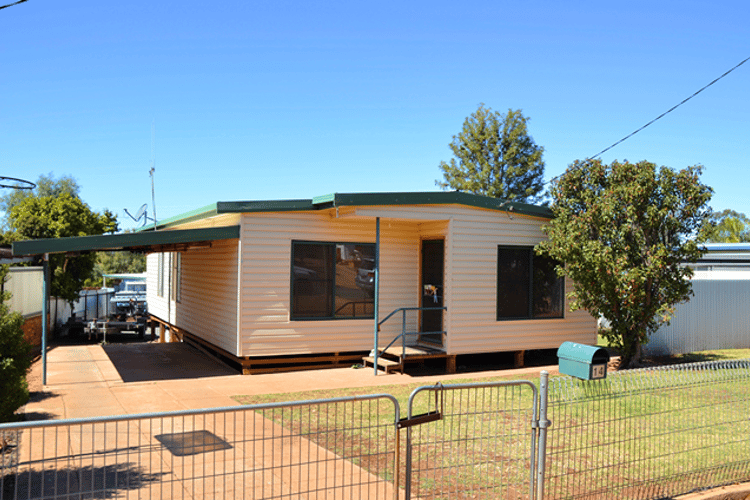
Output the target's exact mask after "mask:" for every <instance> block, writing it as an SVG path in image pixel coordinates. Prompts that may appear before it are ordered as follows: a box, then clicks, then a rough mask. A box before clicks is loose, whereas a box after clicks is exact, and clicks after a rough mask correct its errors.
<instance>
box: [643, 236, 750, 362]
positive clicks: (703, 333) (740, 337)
mask: <svg viewBox="0 0 750 500" xmlns="http://www.w3.org/2000/svg"><path fill="white" fill-rule="evenodd" d="M706 249H707V250H708V252H707V253H706V255H704V256H703V258H702V259H701V260H700V261H698V262H696V263H695V264H691V265H690V266H691V267H692V268H693V271H694V273H695V274H694V276H693V293H694V296H693V297H692V298H691V299H690V301H688V302H686V303H684V304H678V305H677V306H676V310H675V313H674V315H673V317H672V320H671V322H670V324H669V325H664V326H662V327H661V328H659V330H657V331H656V332H654V334H653V335H652V336H651V339H650V340H649V343H648V344H646V345H645V346H643V352H644V354H646V355H652V356H653V355H666V354H684V353H688V352H695V351H705V350H710V349H750V244H748V243H711V244H707V245H706Z"/></svg>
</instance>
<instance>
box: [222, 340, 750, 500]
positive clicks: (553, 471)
mask: <svg viewBox="0 0 750 500" xmlns="http://www.w3.org/2000/svg"><path fill="white" fill-rule="evenodd" d="M749 358H750V349H741V350H715V351H704V352H696V353H691V354H685V355H679V356H669V357H661V358H652V359H648V360H646V361H647V365H649V366H653V365H657V364H659V365H670V364H679V363H694V362H701V361H721V360H732V359H749ZM621 375H622V376H624V379H623V380H629V382H627V384H626V385H625V386H623V387H620V385H622V384H621V383H618V382H617V381H616V380H615V379H617V378H620V376H621ZM630 375H632V374H628V373H627V372H621V374H618V376H617V377H614V376H612V377H608V379H607V380H606V381H601V382H597V383H591V382H588V383H581V384H580V387H579V389H580V391H583V392H582V393H581V392H580V391H579V393H578V394H577V395H575V396H574V397H572V398H563V400H560V399H558V400H557V402H555V401H554V400H555V399H556V398H555V396H554V395H553V394H551V401H550V402H551V407H550V419H551V420H552V421H553V422H554V424H553V428H552V429H551V431H550V432H551V434H550V443H549V444H550V447H549V448H548V450H549V452H550V454H551V456H552V457H554V456H557V457H558V458H557V459H554V460H552V465H551V466H550V467H549V470H548V474H549V481H551V482H550V484H549V487H550V490H551V492H556V493H559V494H562V492H564V491H568V493H570V492H571V491H573V490H575V491H577V492H578V493H587V492H589V493H590V492H592V491H597V488H599V487H600V485H602V484H604V485H605V486H604V487H603V488H605V489H603V490H601V491H599V493H601V494H602V495H604V496H606V494H607V490H606V488H609V487H611V488H615V489H617V490H618V491H619V492H620V493H622V494H623V495H626V496H627V494H628V491H627V488H629V487H630V488H636V489H637V487H636V486H628V485H629V484H630V485H632V484H635V483H637V482H639V481H644V480H645V481H646V483H645V484H643V485H642V487H646V488H652V487H655V486H653V484H654V483H649V482H648V481H656V482H657V483H658V484H660V485H661V486H657V488H664V489H663V491H664V492H669V491H688V490H690V489H694V488H699V487H702V486H707V485H709V484H708V483H712V484H723V483H725V482H727V481H731V480H732V475H733V474H734V473H733V472H732V470H730V469H727V467H726V466H721V465H720V466H719V467H718V468H715V469H713V470H712V471H710V473H709V472H708V471H707V472H705V473H704V475H705V476H706V478H705V481H706V482H705V484H693V483H692V482H691V481H695V480H696V476H695V474H694V473H693V472H691V471H694V470H695V468H696V467H697V466H700V465H701V464H703V463H704V462H705V458H706V456H707V455H710V460H712V461H713V462H712V463H716V464H722V463H724V462H725V460H724V457H730V458H731V459H732V460H733V461H734V462H735V463H737V462H740V463H749V464H750V457H748V456H747V449H748V448H747V440H746V439H745V438H744V437H743V436H745V435H747V434H748V433H750V428H746V427H748V423H747V422H746V418H745V419H744V420H743V418H744V417H743V416H742V415H733V416H732V417H731V418H730V419H729V421H727V420H722V419H724V418H725V416H726V414H727V412H728V413H730V414H734V413H735V412H736V410H737V409H738V408H740V409H741V408H745V407H746V405H747V402H748V401H750V384H748V383H747V378H746V377H745V378H744V379H742V380H732V379H728V380H723V379H722V380H716V381H713V380H708V381H705V382H710V383H703V382H702V381H697V380H695V379H694V378H692V377H695V375H693V374H692V372H691V374H688V375H687V376H686V375H685V374H684V373H683V374H682V375H675V376H671V375H669V374H668V372H653V373H650V372H643V374H642V375H636V376H633V377H631V376H630ZM706 376H707V377H708V378H709V379H710V378H711V377H713V376H714V375H711V374H708V375H706ZM533 378H534V379H535V380H532V382H534V383H535V384H538V377H536V376H534V377H533ZM631 378H632V380H630V379H631ZM699 378H703V376H702V375H701V376H699ZM522 379H526V380H528V379H529V376H528V375H526V376H521V375H516V376H502V375H498V376H493V377H484V378H480V379H476V378H473V379H469V378H466V379H456V380H450V381H449V382H447V383H446V385H454V384H462V383H483V382H504V381H514V380H522ZM672 379H675V380H674V381H673V380H672ZM696 382H697V383H696ZM618 384H620V385H618ZM654 384H655V385H654ZM674 384H676V385H674ZM425 385H426V384H424V383H422V382H414V383H412V384H406V385H401V384H399V385H385V386H376V387H365V388H361V387H360V388H346V389H330V390H318V391H304V392H288V393H278V394H266V395H254V396H247V395H239V396H234V397H233V399H235V400H236V401H237V402H239V403H242V404H263V403H272V402H286V401H302V400H322V399H331V398H346V397H354V396H362V395H373V394H389V395H392V396H393V397H395V398H396V400H397V401H398V403H399V407H400V408H401V411H402V414H401V415H400V416H401V418H404V417H405V416H406V413H407V410H408V400H409V396H410V395H411V394H412V392H413V391H414V390H415V389H416V388H418V387H424V386H425ZM574 385H575V386H576V387H578V385H579V384H574ZM683 385H684V387H682V386H683ZM513 390H515V391H517V393H514V395H513V397H511V398H510V399H509V398H508V396H507V394H508V393H506V392H504V391H505V389H504V388H502V389H490V390H488V391H486V392H482V390H473V391H465V392H463V391H462V390H456V391H455V393H454V394H451V395H450V398H452V399H449V392H446V393H445V408H444V413H445V414H444V417H443V419H442V420H441V421H439V422H431V423H428V424H423V425H419V426H417V427H414V428H413V429H414V431H413V432H414V438H413V439H415V446H414V448H413V453H414V457H413V459H414V481H415V484H414V488H415V491H416V492H417V493H418V494H419V495H420V496H425V497H431V496H435V495H437V496H440V495H442V494H445V493H446V492H454V493H456V494H458V495H459V496H455V495H454V497H456V498H463V497H461V496H460V495H461V494H465V495H471V494H474V493H477V492H481V491H484V494H487V495H489V496H488V498H492V497H493V496H494V497H501V496H502V497H506V496H508V494H509V492H512V491H516V490H517V491H523V490H524V489H525V488H526V485H527V484H528V482H527V481H526V476H525V474H526V472H525V471H527V470H528V464H527V463H526V462H525V460H526V458H524V457H525V454H526V453H527V450H528V442H527V439H528V436H527V434H526V432H525V431H524V429H526V428H527V427H528V422H529V420H530V413H529V404H528V403H529V401H530V400H531V397H530V395H531V391H530V390H529V388H528V387H526V388H516V389H513ZM435 392H436V391H432V390H428V391H423V392H421V393H420V394H419V396H418V397H416V398H415V399H414V403H415V405H414V409H413V410H414V411H413V413H414V414H420V413H426V412H428V411H432V410H434V409H435V406H436V403H435V399H434V394H435ZM438 392H439V391H438ZM558 397H559V396H558ZM377 401H378V402H377V403H373V402H369V401H368V402H366V403H363V402H352V403H349V402H347V403H336V404H331V405H325V404H323V405H320V406H319V407H314V408H313V409H312V410H311V409H308V408H304V407H303V408H302V409H299V410H296V409H295V410H288V409H278V410H272V411H269V410H265V411H263V412H262V414H263V415H264V416H265V417H266V418H269V419H271V420H274V421H275V422H277V423H278V424H280V425H282V426H285V427H290V428H293V429H294V431H295V432H297V433H299V435H301V436H305V437H306V438H307V439H310V440H312V441H314V442H316V443H317V444H319V445H320V446H322V447H324V448H326V449H329V450H331V451H333V452H334V453H337V454H338V455H339V456H342V457H347V459H348V460H350V461H352V462H353V463H355V464H357V465H360V466H362V467H363V468H365V469H367V470H370V471H371V472H372V473H374V474H377V475H379V476H380V477H382V478H384V479H387V480H390V479H391V477H390V474H391V473H392V471H393V464H394V462H393V461H392V460H393V458H392V457H393V455H392V450H393V448H392V447H394V446H395V444H394V443H393V440H392V432H393V425H392V424H393V419H394V417H395V415H394V413H393V404H392V403H391V402H390V401H387V400H384V399H382V400H377ZM722 407H724V408H725V409H726V410H725V411H724V410H722V411H716V410H718V409H719V408H722ZM743 425H744V426H745V427H742V426H743ZM738 426H740V427H742V428H741V429H740V428H738ZM386 436H390V437H386ZM708 436H711V437H712V438H717V439H718V442H719V444H717V445H712V444H710V443H709V441H707V437H708ZM389 439H390V444H389V445H387V446H389V448H388V451H386V450H382V449H381V447H382V446H383V445H382V443H383V442H386V443H388V442H389ZM710 442H717V441H716V440H714V439H712V440H711V441H710ZM571 446H572V451H571V450H567V448H569V447H571ZM368 450H378V451H377V453H370V455H371V456H370V458H366V457H367V456H368V453H367V451H368ZM566 450H567V451H566ZM570 453H572V456H570V455H569V456H567V457H566V456H565V455H568V454H570ZM571 458H572V459H573V460H571ZM403 461H404V456H403V454H402V455H401V462H402V463H401V466H402V467H403ZM742 461H745V462H742ZM385 462H388V464H389V465H388V466H385V467H384V466H383V463H385ZM618 464H620V465H618ZM613 467H614V469H617V468H618V467H619V468H620V469H622V470H627V473H626V474H625V473H622V474H620V476H622V477H620V476H617V478H613V477H610V476H609V474H610V473H611V470H614V469H612V468H613ZM706 467H709V464H706ZM579 468H580V471H579ZM402 470H403V469H402ZM477 471H480V472H481V473H477ZM495 473H497V476H493V475H492V474H495ZM708 476H710V478H709V477H708ZM570 478H576V480H575V481H574V482H573V483H571V482H570V481H571V479H570ZM618 478H619V479H618ZM612 481H614V482H612ZM615 483H616V484H615ZM649 485H651V486H649ZM639 487H641V486H638V488H639ZM487 488H489V489H487ZM571 488H572V489H571ZM581 488H588V489H586V490H585V491H584V490H582V489H581ZM458 492H460V493H458ZM634 494H635V493H634ZM480 496H481V495H480ZM466 498H469V497H468V496H467V497H466Z"/></svg>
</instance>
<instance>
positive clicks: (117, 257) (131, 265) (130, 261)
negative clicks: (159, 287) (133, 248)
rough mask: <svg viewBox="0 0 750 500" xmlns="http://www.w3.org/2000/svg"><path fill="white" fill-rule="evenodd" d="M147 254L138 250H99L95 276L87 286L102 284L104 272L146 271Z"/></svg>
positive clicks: (135, 272) (134, 272)
mask: <svg viewBox="0 0 750 500" xmlns="http://www.w3.org/2000/svg"><path fill="white" fill-rule="evenodd" d="M145 272H146V256H145V255H144V254H141V253H137V252H97V254H96V263H95V264H94V276H93V277H92V278H91V279H89V280H87V281H86V286H91V287H100V286H102V281H103V280H102V275H103V274H123V273H133V274H137V273H145Z"/></svg>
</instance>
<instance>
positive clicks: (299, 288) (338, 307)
mask: <svg viewBox="0 0 750 500" xmlns="http://www.w3.org/2000/svg"><path fill="white" fill-rule="evenodd" d="M291 274H292V286H291V288H292V298H291V304H292V311H291V318H292V319H341V318H349V319H352V318H357V319H366V318H373V317H374V305H375V302H374V296H375V245H373V244H371V243H312V242H297V241H293V242H292V273H291Z"/></svg>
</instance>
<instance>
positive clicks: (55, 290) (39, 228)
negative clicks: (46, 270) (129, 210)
mask: <svg viewBox="0 0 750 500" xmlns="http://www.w3.org/2000/svg"><path fill="white" fill-rule="evenodd" d="M8 218H9V220H10V225H11V228H12V229H13V231H14V233H15V234H14V235H13V238H14V239H16V240H18V239H22V240H24V239H40V238H65V237H75V236H89V235H98V234H104V233H113V232H115V231H117V217H116V216H115V215H114V214H112V213H111V212H110V211H108V210H104V211H103V212H102V213H98V212H94V211H92V210H91V208H89V206H88V205H86V204H85V203H84V202H83V201H82V200H81V199H80V198H79V197H78V196H76V195H73V194H70V193H69V192H63V193H62V194H59V195H56V196H41V197H39V196H26V197H24V199H23V200H21V201H20V202H18V203H17V204H15V205H14V206H13V207H12V208H11V209H10V212H9V213H8ZM95 262H96V254H93V253H92V254H85V255H80V256H68V255H63V254H53V255H51V256H50V272H51V273H52V283H51V285H50V293H51V294H52V295H54V296H56V297H61V298H64V299H65V300H67V301H69V302H73V301H75V300H77V299H78V294H79V292H80V291H81V289H82V288H83V284H84V282H85V281H86V279H90V278H92V277H93V270H94V264H95Z"/></svg>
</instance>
